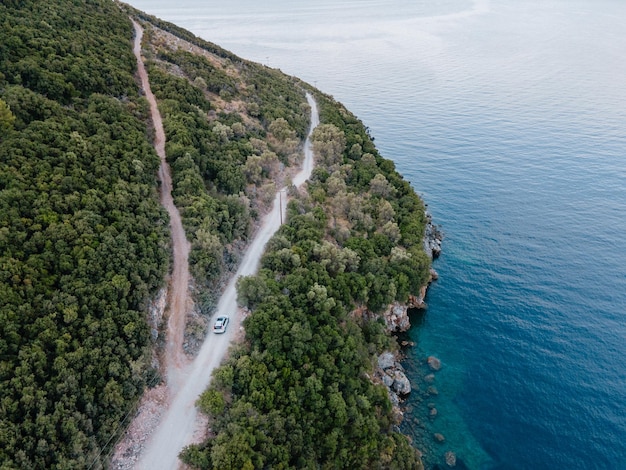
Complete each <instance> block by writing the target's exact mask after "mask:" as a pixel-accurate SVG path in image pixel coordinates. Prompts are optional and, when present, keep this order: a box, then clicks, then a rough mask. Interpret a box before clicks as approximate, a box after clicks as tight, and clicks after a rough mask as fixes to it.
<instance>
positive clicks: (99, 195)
mask: <svg viewBox="0 0 626 470" xmlns="http://www.w3.org/2000/svg"><path fill="white" fill-rule="evenodd" d="M129 15H133V16H134V17H136V18H138V19H139V20H141V21H142V23H143V27H144V28H145V31H146V34H145V36H144V44H143V53H144V55H145V56H146V61H147V66H148V72H149V76H150V82H151V87H152V90H153V92H154V93H155V96H156V97H157V99H158V100H159V108H160V111H161V114H162V116H163V121H164V127H165V131H166V136H167V147H166V151H167V159H168V162H169V164H170V165H171V168H172V176H173V183H174V190H173V196H174V200H175V203H176V205H177V207H178V208H179V209H180V211H181V215H182V217H183V223H184V226H185V230H186V232H187V238H188V239H189V240H190V242H191V245H192V251H191V254H190V264H191V273H192V275H193V278H194V294H195V300H196V304H197V306H198V308H199V310H200V313H201V314H202V316H203V317H204V318H205V322H206V319H208V317H209V316H210V314H211V313H212V309H213V308H214V305H215V301H216V299H217V295H218V293H219V288H220V285H221V283H222V282H223V281H224V279H226V277H227V276H228V275H229V273H231V272H232V271H233V270H234V269H235V268H236V266H237V263H238V262H239V259H240V257H241V254H242V252H243V249H244V248H245V245H246V242H247V240H248V238H249V236H250V235H251V233H252V231H253V227H254V225H255V223H256V221H257V220H258V219H259V217H260V216H261V215H262V214H263V213H264V211H265V210H266V209H267V205H268V204H269V202H270V201H271V198H272V197H273V195H274V194H275V191H276V189H277V188H278V187H282V186H283V185H289V177H288V176H287V175H288V170H289V168H291V167H293V166H295V165H297V164H298V163H299V160H300V158H301V153H302V152H301V149H302V141H303V138H304V136H305V134H306V132H307V129H308V116H309V108H308V105H307V103H306V100H305V96H304V90H305V89H309V91H311V92H313V93H315V94H316V99H317V100H318V103H319V105H320V109H321V119H322V125H321V126H319V128H318V129H317V130H316V131H315V134H314V146H315V153H316V158H317V168H316V170H315V171H314V174H313V177H312V178H311V181H310V182H309V183H308V186H307V188H306V190H303V191H301V192H298V191H295V190H294V189H293V188H292V189H291V190H290V191H291V197H292V202H291V203H290V205H289V207H288V220H287V223H286V224H285V225H284V226H283V227H282V228H281V230H280V231H279V233H278V234H277V235H276V236H275V237H274V239H273V240H272V241H271V242H270V244H269V246H268V250H267V253H266V254H265V255H264V258H263V260H262V269H261V271H260V273H259V274H258V275H257V276H253V277H247V278H242V279H240V280H239V298H240V303H241V304H242V305H243V306H246V307H248V308H250V309H251V310H252V312H253V313H252V314H251V315H250V316H249V318H248V319H247V320H246V322H245V327H246V334H245V340H244V341H243V343H241V344H239V345H237V346H236V347H235V349H234V350H233V352H232V354H231V356H230V359H229V360H228V362H227V363H226V364H225V365H224V366H223V367H222V368H220V369H219V370H218V372H217V373H216V375H215V377H214V378H213V382H212V386H211V387H210V388H209V390H207V392H206V393H205V394H203V395H202V397H201V398H200V400H199V406H200V408H201V409H202V410H203V411H204V412H205V413H206V414H207V415H208V416H209V422H210V426H211V438H210V439H209V440H208V441H207V442H205V443H204V444H202V445H196V446H191V447H189V448H187V449H186V450H185V451H184V455H183V457H184V459H185V461H186V462H188V463H189V464H190V465H192V466H193V467H197V468H220V469H222V468H320V467H322V468H398V469H400V468H420V461H419V457H418V455H417V452H416V450H415V449H414V448H413V447H411V445H410V443H409V442H408V440H407V439H406V438H405V437H404V436H403V435H402V434H400V433H399V432H397V429H396V427H395V425H396V421H395V418H394V415H393V410H392V408H391V404H390V401H389V398H388V396H387V394H386V390H385V389H384V388H383V387H382V386H381V385H380V384H375V383H373V382H372V380H371V379H370V377H371V376H372V371H373V367H374V363H373V360H374V357H375V356H376V354H378V353H380V352H381V351H383V350H386V349H393V348H394V342H393V338H391V337H390V336H389V335H388V334H387V333H386V331H385V329H384V325H383V323H382V322H381V321H366V320H365V319H363V318H361V317H359V316H358V315H356V314H355V312H358V311H359V310H363V309H367V310H369V311H371V312H380V311H381V310H383V309H384V308H385V306H386V305H387V304H389V303H390V302H391V301H393V300H400V301H406V300H407V298H408V297H409V295H412V294H415V293H417V292H418V290H419V288H420V287H421V286H422V285H424V284H425V283H426V282H427V278H428V268H429V263H430V261H429V259H428V258H427V257H426V256H425V254H424V253H423V250H422V237H423V233H424V224H425V218H424V206H423V204H422V201H421V200H420V199H419V197H418V196H417V195H416V194H415V192H414V191H413V190H412V188H411V187H410V185H409V184H408V183H407V182H406V181H404V180H403V179H402V177H401V176H400V175H399V174H398V173H397V172H396V171H395V168H394V165H393V163H392V162H391V161H389V160H386V159H384V158H382V157H381V156H380V155H379V153H378V151H377V150H376V148H375V146H374V144H373V139H372V138H371V137H370V136H369V134H368V132H367V129H366V128H365V127H364V126H363V124H362V123H361V122H360V121H359V120H358V119H356V118H355V117H354V116H353V115H352V114H351V113H349V112H348V111H347V110H346V109H345V108H344V107H343V106H342V105H340V104H339V103H336V102H335V101H334V100H332V99H331V98H330V97H328V96H325V95H323V94H320V93H318V92H316V91H315V90H313V89H311V88H310V87H308V85H306V84H304V83H302V82H301V81H299V80H298V79H296V78H293V77H288V76H286V75H284V74H282V73H281V72H280V71H278V70H274V69H269V68H267V67H264V66H262V65H259V64H254V63H251V62H247V61H245V60H242V59H240V58H238V57H237V56H235V55H233V54H231V53H230V52H228V51H225V50H223V49H222V48H220V47H219V46H216V45H214V44H211V43H208V42H206V41H204V40H201V39H199V38H196V37H195V36H193V35H192V34H191V33H189V32H187V31H185V30H182V29H181V28H178V27H177V26H175V25H172V24H170V23H167V22H163V21H161V20H158V19H156V18H154V17H151V16H149V15H146V14H145V13H142V12H139V11H137V10H134V9H133V8H131V7H129V6H125V5H118V4H116V3H114V2H111V1H108V0H87V1H84V2H76V1H71V0H58V1H56V2H41V1H35V0H8V1H5V2H3V3H2V4H0V18H1V19H2V22H3V23H2V28H1V29H0V469H14V468H18V469H43V468H46V469H47V468H51V469H63V468H68V469H69V468H72V469H76V468H104V467H106V466H107V462H108V461H107V459H108V455H109V452H110V450H111V448H112V446H113V445H114V443H115V442H116V440H117V439H118V437H119V436H120V435H121V434H122V433H123V431H124V426H125V425H126V424H127V422H128V421H127V417H128V416H129V415H130V414H132V412H133V410H134V406H135V404H136V403H137V400H138V399H139V397H140V396H141V394H142V392H143V391H144V390H145V388H146V387H148V386H153V385H154V384H155V383H157V382H158V381H159V380H160V378H159V371H158V370H157V369H156V368H155V364H154V362H153V360H152V357H153V351H154V350H155V348H158V343H155V341H154V339H153V338H152V337H151V334H150V331H149V327H148V323H147V320H146V317H147V309H148V304H149V302H150V300H151V298H152V297H153V296H154V295H155V293H156V291H157V290H158V289H159V288H161V287H163V286H164V284H165V279H166V275H167V273H168V268H169V264H170V261H169V260H170V256H171V254H170V247H169V233H168V217H167V214H166V212H165V211H164V210H163V209H162V208H161V207H160V205H159V199H158V189H159V183H158V180H157V169H158V166H159V159H158V157H157V156H156V154H155V152H154V150H153V148H152V145H151V140H152V133H151V131H150V129H151V123H150V118H149V112H148V107H147V102H146V101H145V99H144V98H143V96H142V94H141V92H140V89H139V87H138V83H137V81H136V77H135V76H134V74H135V69H136V62H135V58H134V56H133V54H132V48H131V44H132V38H133V29H132V25H131V22H130V20H129V18H128V16H129ZM179 39H181V40H184V41H187V43H188V44H191V45H192V46H193V47H191V48H181V47H178V46H177V44H178V40H179ZM196 333H197V334H198V335H200V336H201V335H203V334H204V330H203V329H202V328H199V331H197V332H196Z"/></svg>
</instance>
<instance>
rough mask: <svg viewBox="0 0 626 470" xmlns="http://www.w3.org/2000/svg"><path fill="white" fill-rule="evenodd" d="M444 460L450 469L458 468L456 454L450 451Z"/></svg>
mask: <svg viewBox="0 0 626 470" xmlns="http://www.w3.org/2000/svg"><path fill="white" fill-rule="evenodd" d="M444 458H445V459H446V465H447V466H448V467H456V454H455V453H454V452H452V451H451V450H449V451H448V452H446V453H445V455H444Z"/></svg>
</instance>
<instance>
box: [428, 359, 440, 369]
mask: <svg viewBox="0 0 626 470" xmlns="http://www.w3.org/2000/svg"><path fill="white" fill-rule="evenodd" d="M427 362H428V367H430V368H431V369H432V370H434V371H435V372H436V371H438V370H440V369H441V361H440V360H439V359H437V358H436V357H435V356H428V359H427Z"/></svg>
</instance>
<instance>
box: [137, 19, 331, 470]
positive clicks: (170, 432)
mask: <svg viewBox="0 0 626 470" xmlns="http://www.w3.org/2000/svg"><path fill="white" fill-rule="evenodd" d="M135 30H136V31H137V39H136V41H135V54H136V55H137V56H138V57H140V55H139V51H140V44H141V34H142V30H141V28H140V27H139V25H138V24H136V23H135ZM139 73H140V76H141V81H142V84H143V87H144V90H145V92H146V97H147V98H148V100H149V101H150V103H151V105H150V107H151V111H152V118H153V121H154V123H155V129H156V132H157V136H156V142H155V148H156V149H157V153H159V156H160V157H161V161H162V165H161V169H162V173H161V180H162V184H163V191H162V202H163V205H164V206H165V207H166V208H167V210H168V212H170V217H171V219H172V240H173V241H172V243H173V245H174V269H173V272H172V280H171V289H172V294H171V295H172V298H171V302H170V304H171V306H172V309H173V310H175V309H177V308H179V309H180V311H179V312H180V317H179V316H177V315H171V316H170V323H169V324H168V335H172V337H171V339H170V340H169V341H168V346H167V355H168V359H167V367H168V389H169V391H170V403H169V405H168V408H167V410H165V411H164V413H163V417H162V419H161V422H160V424H159V425H158V427H157V428H156V429H155V430H154V432H153V433H152V435H151V437H150V440H149V441H148V443H147V445H146V447H145V448H144V450H143V452H142V454H141V456H140V460H139V463H138V465H137V466H136V468H139V469H146V470H148V469H150V470H157V469H164V470H165V469H167V470H171V469H175V468H177V467H178V466H179V465H180V462H179V461H178V454H179V452H180V451H181V450H182V448H183V447H184V446H185V445H187V444H188V443H190V442H191V441H192V438H193V435H194V432H195V430H196V426H197V410H196V406H195V402H196V400H197V398H198V396H199V395H200V394H201V393H202V391H204V389H205V388H206V387H207V386H208V384H209V382H210V380H211V374H212V372H213V369H215V368H216V367H218V366H219V365H220V363H221V362H222V360H223V358H224V356H225V355H226V352H227V350H228V347H229V345H230V342H231V340H232V338H233V337H234V336H235V334H236V333H237V331H238V330H239V329H240V327H241V318H240V316H239V315H238V311H237V294H236V289H235V283H236V281H237V278H238V277H239V276H246V275H250V274H254V273H255V272H256V271H257V269H258V266H259V260H260V258H261V255H262V254H263V250H264V248H265V245H266V243H267V242H268V241H269V239H270V238H271V237H272V235H273V234H274V233H275V232H276V230H278V228H279V227H280V223H281V220H282V219H283V218H284V216H285V212H286V202H287V201H286V191H285V188H283V189H282V190H281V191H279V192H278V193H277V194H276V197H275V199H274V204H273V208H272V211H271V212H270V213H268V214H267V215H266V216H265V218H264V219H263V222H262V224H261V227H260V229H259V231H258V232H257V234H256V235H255V237H254V239H253V240H252V242H251V244H250V246H249V247H248V249H247V251H246V254H245V256H244V258H243V260H242V262H241V265H240V266H239V269H238V270H237V273H236V274H235V275H234V276H233V277H232V279H231V280H230V282H229V284H228V286H227V287H226V289H225V291H224V293H223V294H222V297H221V298H220V301H219V304H218V307H217V312H216V314H215V315H227V316H229V317H230V325H229V327H228V330H227V331H226V333H224V334H221V335H216V334H213V333H209V334H208V336H207V338H206V339H205V342H204V344H203V346H202V348H201V350H200V352H199V353H198V356H197V357H196V359H195V360H194V361H193V363H192V364H190V365H188V366H186V364H185V361H184V359H183V353H182V347H181V343H182V335H183V330H184V310H185V306H186V305H187V302H189V301H188V300H187V284H188V280H189V272H188V264H187V256H188V253H189V244H188V242H187V241H186V239H185V235H184V232H183V228H182V224H181V222H180V216H179V214H178V210H177V209H176V207H174V204H173V201H172V198H171V178H170V175H169V168H168V167H167V164H165V152H164V143H165V138H164V135H163V127H162V125H161V117H160V115H159V113H158V109H157V108H156V102H155V100H154V96H153V95H152V92H151V91H150V85H149V83H148V80H147V75H146V72H145V68H144V66H143V63H142V62H141V60H139ZM307 101H308V102H309V104H310V105H311V129H310V131H309V136H308V137H307V140H306V143H305V150H304V154H305V158H304V162H303V165H302V170H301V171H300V172H299V173H298V174H297V175H296V176H295V177H294V178H293V180H292V181H293V183H294V184H295V185H296V186H300V185H301V184H302V183H304V181H306V180H307V179H308V178H309V176H310V175H311V172H312V170H313V151H312V148H311V142H310V135H311V131H312V130H313V129H314V128H315V126H317V124H318V123H319V114H318V111H317V105H316V103H315V101H314V100H313V97H312V96H311V95H309V94H308V93H307ZM166 188H167V189H166ZM281 212H282V214H281ZM175 225H176V227H175ZM177 263H178V264H177ZM174 289H180V290H179V291H177V292H178V294H176V295H175V294H174V292H173V291H174ZM176 313H178V311H177V312H176ZM170 354H171V358H170Z"/></svg>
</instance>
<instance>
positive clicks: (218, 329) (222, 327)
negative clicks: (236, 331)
mask: <svg viewBox="0 0 626 470" xmlns="http://www.w3.org/2000/svg"><path fill="white" fill-rule="evenodd" d="M227 326H228V317H217V319H216V320H215V324H214V325H213V333H224V332H225V331H226V327H227Z"/></svg>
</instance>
